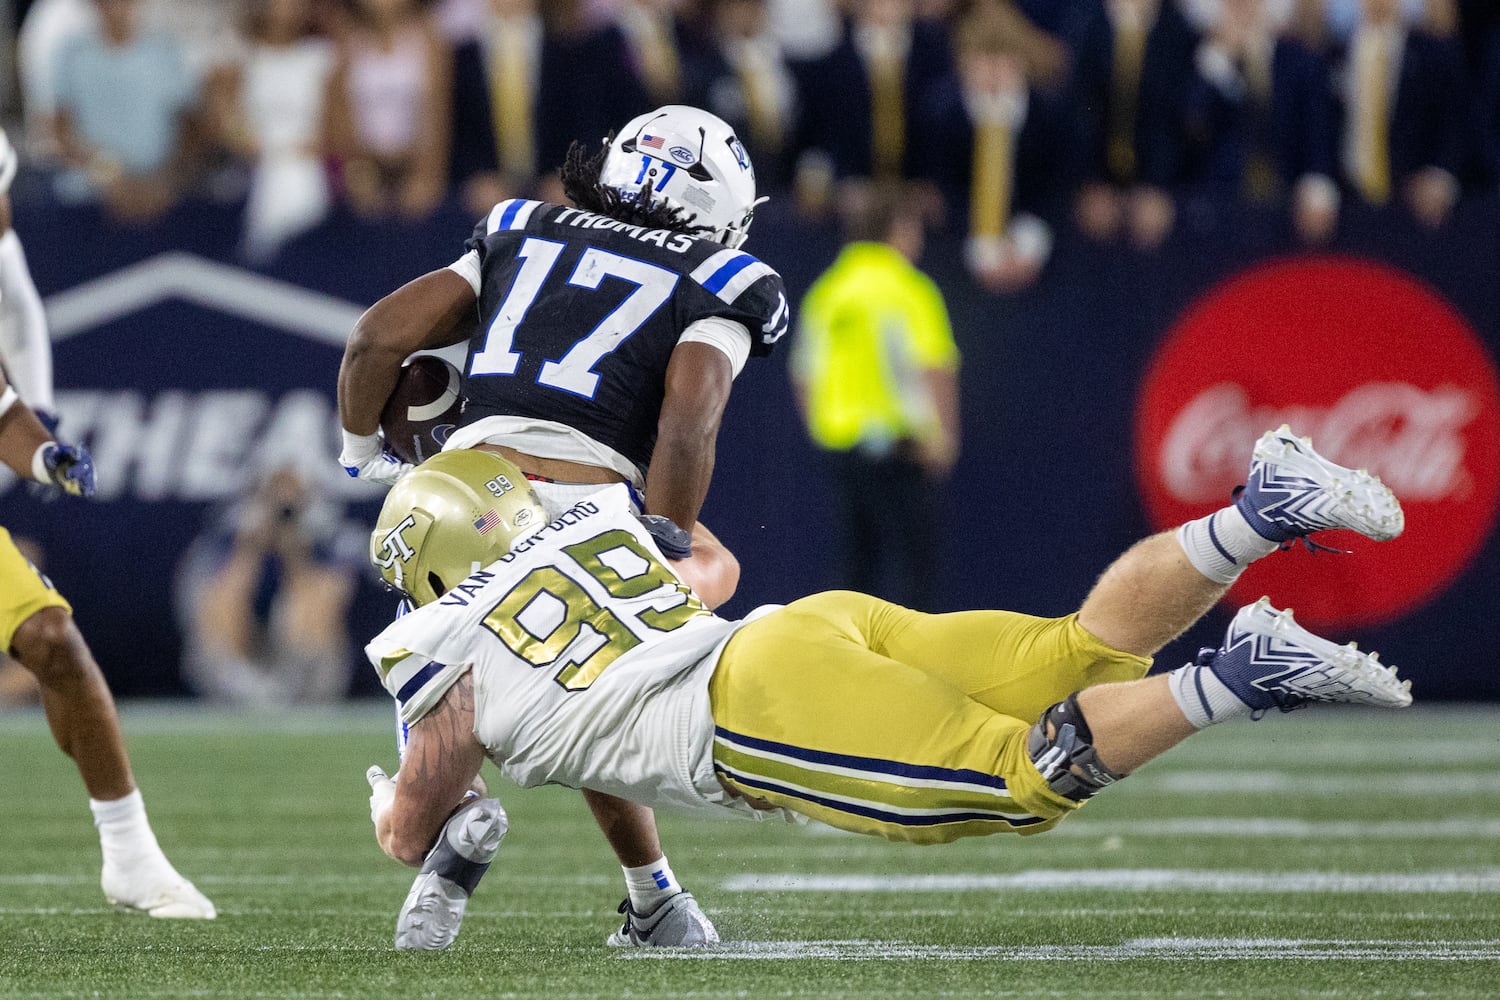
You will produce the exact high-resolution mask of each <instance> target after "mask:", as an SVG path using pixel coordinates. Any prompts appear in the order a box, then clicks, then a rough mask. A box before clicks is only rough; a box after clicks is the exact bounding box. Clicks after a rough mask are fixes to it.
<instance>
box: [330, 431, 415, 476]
mask: <svg viewBox="0 0 1500 1000" xmlns="http://www.w3.org/2000/svg"><path fill="white" fill-rule="evenodd" d="M339 464H340V465H342V466H343V467H344V471H345V472H347V473H349V476H350V478H352V479H362V480H364V481H365V482H367V483H376V484H377V485H380V486H394V485H395V484H396V480H398V479H400V478H401V477H402V476H404V475H406V474H407V473H408V472H410V471H411V469H412V466H411V463H410V462H403V461H401V459H399V458H397V457H396V456H395V455H392V454H391V453H390V452H389V451H387V450H386V447H385V440H384V439H383V438H382V437H381V436H380V435H379V434H352V433H350V432H349V431H344V450H343V451H341V452H339Z"/></svg>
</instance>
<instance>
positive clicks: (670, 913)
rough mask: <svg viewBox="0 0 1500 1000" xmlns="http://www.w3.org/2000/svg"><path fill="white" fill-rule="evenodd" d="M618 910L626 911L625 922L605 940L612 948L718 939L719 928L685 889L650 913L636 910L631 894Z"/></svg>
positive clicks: (695, 943)
mask: <svg viewBox="0 0 1500 1000" xmlns="http://www.w3.org/2000/svg"><path fill="white" fill-rule="evenodd" d="M619 912H621V913H623V914H625V923H624V925H623V926H621V927H620V929H619V930H617V931H615V932H614V933H613V934H611V935H610V936H609V937H608V938H607V939H606V940H605V943H606V944H608V945H609V946H610V947H611V948H703V947H707V946H708V945H711V944H718V943H719V932H718V931H717V930H715V929H714V925H713V923H711V922H710V921H709V919H708V917H707V916H705V915H704V913H703V911H702V910H701V909H699V907H698V901H697V900H696V899H694V898H693V894H692V893H690V892H688V891H687V890H685V889H684V890H683V891H682V892H679V893H677V894H676V895H675V896H671V897H669V898H668V899H667V900H666V901H665V902H663V903H662V904H661V905H660V906H658V907H657V908H656V909H654V910H652V911H651V912H650V913H647V914H644V915H643V914H640V913H637V912H635V907H633V906H631V905H630V900H629V899H628V898H627V899H625V900H623V901H622V902H621V903H620V909H619Z"/></svg>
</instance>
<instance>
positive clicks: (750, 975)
mask: <svg viewBox="0 0 1500 1000" xmlns="http://www.w3.org/2000/svg"><path fill="white" fill-rule="evenodd" d="M124 717H125V723H126V729H127V733H128V734H129V738H130V747H131V752H132V755H133V757H134V760H135V765H136V770H137V774H138V776H139V778H140V781H141V784H142V787H143V790H144V792H145V795H146V803H147V806H148V808H149V809H150V811H151V814H152V817H153V820H154V822H155V826H156V829H157V832H158V835H159V837H160V839H161V841H162V843H163V846H164V847H165V848H166V849H167V852H168V854H169V855H170V857H171V858H172V859H173V861H174V862H175V863H176V864H177V866H178V867H179V868H180V869H181V870H182V871H183V872H184V873H185V874H187V875H188V876H189V877H191V878H193V879H194V880H195V881H196V882H197V884H198V886H199V887H200V888H201V889H203V890H204V891H205V892H207V893H208V895H209V896H210V897H212V898H213V899H214V901H215V902H216V903H217V905H218V907H219V910H220V917H219V919H218V920H217V921H214V922H212V923H202V924H191V923H189V924H183V923H173V922H166V921H154V920H151V919H149V918H145V917H139V916H132V915H126V914H120V913H115V912H113V911H111V910H110V909H108V908H107V907H106V906H105V904H104V900H103V896H102V895H101V894H100V892H99V887H98V865H99V852H98V843H97V841H96V839H95V836H94V831H93V828H92V826H91V825H90V822H89V816H88V810H87V804H86V802H85V798H84V795H83V792H82V787H81V785H80V784H79V782H78V780H77V777H76V775H75V774H74V772H73V771H72V770H71V765H70V764H69V762H68V761H67V760H66V759H65V758H63V757H62V756H61V754H59V753H58V752H57V751H56V750H55V749H54V748H53V747H52V745H51V743H50V742H49V741H48V739H47V736H46V731H45V728H44V724H43V721H42V718H41V716H40V715H39V714H34V713H21V714H12V715H6V716H0V762H3V767H0V845H3V847H4V850H3V852H0V997H35V998H45V997H60V996H95V997H107V998H115V997H188V996H191V997H318V998H323V997H329V998H331V997H350V998H362V997H402V998H406V997H436V998H441V1000H452V998H459V997H489V998H507V997H549V998H558V1000H567V998H584V997H636V998H657V997H660V998H674V997H683V998H688V997H691V998H704V1000H708V998H737V997H828V998H834V997H840V998H844V997H847V998H863V997H903V998H905V997H910V998H925V997H979V996H995V997H1024V998H1048V1000H1052V998H1071V997H1078V998H1098V1000H1107V998H1145V997H1176V998H1198V997H1256V998H1264V1000H1282V998H1309V1000H1311V998H1317V1000H1325V998H1357V1000H1375V998H1387V997H1441V998H1444V1000H1458V998H1481V997H1483V998H1492V997H1497V996H1500V766H1497V765H1500V711H1495V710H1491V711H1480V710H1451V711H1444V710H1439V709H1430V708H1429V709H1414V710H1411V711H1408V712H1404V713H1389V714H1374V713H1363V712H1358V711H1346V712H1340V711H1336V710H1335V711H1322V712H1317V711H1309V712H1302V713H1298V714H1297V715H1293V716H1289V717H1286V718H1274V719H1268V720H1266V721H1264V722H1262V723H1259V724H1255V725H1251V724H1248V723H1241V724H1231V725H1227V726H1223V727H1220V728H1219V729H1217V730H1211V731H1209V732H1207V733H1205V734H1203V735H1202V736H1200V737H1197V738H1196V739H1195V740H1194V741H1193V742H1192V743H1190V744H1188V745H1187V746H1185V747H1182V748H1179V749H1178V750H1176V751H1174V752H1173V753H1172V754H1170V755H1169V756H1168V757H1167V758H1165V759H1163V760H1162V761H1159V762H1157V763H1156V764H1154V765H1152V766H1151V767H1150V768H1149V769H1148V770H1146V771H1143V772H1142V773H1141V774H1139V775H1137V776H1135V777H1133V778H1131V780H1130V781H1129V782H1128V783H1126V784H1125V785H1124V786H1122V787H1121V788H1119V789H1115V790H1112V791H1111V792H1110V793H1108V794H1106V795H1104V796H1103V797H1101V798H1100V799H1099V800H1097V801H1095V802H1094V803H1093V804H1091V805H1090V806H1089V807H1088V808H1087V809H1086V810H1085V811H1084V813H1082V814H1081V815H1079V816H1077V817H1074V818H1073V819H1070V820H1069V821H1068V822H1067V823H1065V824H1063V826H1062V827H1061V828H1059V829H1058V830H1057V831H1055V832H1053V833H1051V834H1047V835H1044V836H1041V837H1036V838H1031V839H1029V840H1023V839H1021V838H1018V837H993V838H988V839H985V840H969V841H966V842H963V843H960V844H956V845H952V846H950V847H934V848H912V847H901V846H896V845H889V844H885V843H883V842H878V841H874V840H866V839H861V838H853V837H849V836H846V835H843V834H838V833H835V832H832V831H829V830H827V829H820V828H808V829H798V828H793V827H789V826H785V825H782V824H779V823H777V824H772V823H766V824H755V823H746V822H725V823H714V822H709V821H696V820H694V821H686V820H683V819H681V818H677V817H665V818H664V819H663V821H662V830H663V837H664V839H665V842H666V844H667V846H668V853H669V856H670V857H671V859H672V863H673V867H674V869H675V870H676V871H677V873H678V875H679V876H681V877H682V878H683V879H684V881H685V882H686V884H687V885H688V886H689V888H691V889H693V890H694V891H695V892H696V894H697V895H698V896H699V898H700V900H701V901H702V902H703V904H704V907H705V909H706V910H707V911H708V913H709V914H710V915H711V916H712V917H713V918H714V920H715V921H716V922H717V924H718V927H719V930H720V932H721V933H722V935H723V937H724V939H725V943H724V944H723V946H722V947H721V948H720V949H718V950H716V951H711V952H708V953H703V954H691V953H690V954H688V955H665V954H662V953H656V954H651V953H645V954H630V955H626V954H618V953H614V952H612V951H610V950H609V949H606V948H605V947H604V946H603V940H604V937H605V935H606V934H607V933H608V932H609V931H610V930H611V929H612V926H613V924H614V921H615V920H616V917H615V914H614V912H613V911H614V904H615V903H616V902H618V900H619V898H620V895H621V890H622V885H621V882H620V877H619V869H618V868H617V867H616V866H615V865H614V863H613V859H612V858H611V857H610V855H609V854H608V852H607V849H606V848H605V846H604V843H603V840H602V838H601V837H600V835H599V834H598V833H597V832H596V831H595V830H594V829H593V827H592V825H591V823H590V821H589V819H588V815H587V812H586V810H585V809H584V807H583V805H582V802H581V800H580V799H579V798H578V796H576V795H575V794H573V793H571V792H568V791H566V790H563V789H542V790H538V791H532V792H522V791H519V790H517V789H514V788H511V787H509V786H504V785H502V784H501V782H500V780H499V779H498V778H497V779H496V780H495V782H494V787H497V788H498V790H499V792H500V795H501V798H502V800H503V801H504V802H505V805H506V807H507V809H508V810H509V812H510V817H511V831H510V834H509V836H508V837H507V839H506V841H505V844H504V846H503V847H502V848H501V852H500V856H499V858H498V859H497V860H496V862H495V867H494V868H492V869H491V871H490V873H489V875H488V876H487V878H486V880H485V882H484V883H483V885H482V886H481V887H480V889H479V891H478V893H477V894H476V895H475V898H474V902H473V903H472V905H471V907H470V911H469V917H468V920H467V922H466V923H465V926H464V931H463V934H462V936H461V937H460V938H459V941H458V943H457V944H456V945H455V946H454V947H453V948H452V949H451V950H450V951H448V952H446V953H442V954H436V955H428V954H422V955H412V954H397V953H396V952H394V951H393V950H392V949H391V945H390V941H391V934H392V928H393V921H394V916H395V911H396V909H397V907H398V906H399V905H400V902H401V900H402V899H403V898H404V896H405V893H406V889H407V886H408V885H409V884H410V876H409V874H408V873H407V871H406V870H404V869H402V868H400V867H398V866H397V865H395V864H394V863H393V862H390V861H387V860H386V859H385V858H384V857H383V856H382V855H381V854H380V852H379V850H378V849H377V848H376V846H375V843H374V839H373V837H372V836H371V834H370V826H369V818H368V814H367V813H368V810H367V804H366V798H367V794H368V791H367V788H366V786H365V782H364V770H365V767H366V765H368V764H370V763H376V762H379V763H383V764H386V765H387V766H388V767H389V766H391V765H392V764H393V761H392V757H393V752H392V740H391V735H390V721H389V720H390V712H389V710H388V708H386V707H385V706H381V705H371V706H368V707H361V708H357V709H352V710H350V711H347V712H341V713H338V714H296V713H292V714H288V715H284V716H281V717H279V718H275V719H273V718H268V717H246V716H236V715H225V714H216V713H210V712H203V711H198V710H194V709H192V708H191V707H184V708H181V709H143V708H131V707H129V706H127V707H126V709H125V710H124Z"/></svg>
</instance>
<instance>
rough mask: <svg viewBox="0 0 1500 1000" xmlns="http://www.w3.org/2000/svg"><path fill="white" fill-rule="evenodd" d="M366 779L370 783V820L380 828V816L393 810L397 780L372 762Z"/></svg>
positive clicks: (366, 772)
mask: <svg viewBox="0 0 1500 1000" xmlns="http://www.w3.org/2000/svg"><path fill="white" fill-rule="evenodd" d="M365 780H366V781H368V782H369V783H370V822H371V823H374V824H375V828H376V829H377V830H378V829H380V817H382V816H384V815H385V814H386V813H388V812H390V811H391V805H392V804H393V803H394V802H395V801H396V782H395V781H394V780H392V779H391V778H388V777H386V773H385V769H384V768H382V767H381V766H380V765H379V764H371V765H370V767H369V769H368V770H367V771H365Z"/></svg>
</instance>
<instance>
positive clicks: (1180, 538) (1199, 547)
mask: <svg viewBox="0 0 1500 1000" xmlns="http://www.w3.org/2000/svg"><path fill="white" fill-rule="evenodd" d="M1177 544H1178V545H1181V546H1182V551H1183V554H1185V555H1186V556H1187V559H1188V562H1190V563H1192V564H1193V568H1194V569H1196V570H1197V571H1198V572H1200V573H1202V574H1203V575H1204V576H1206V577H1208V578H1209V579H1210V580H1212V581H1214V582H1215V583H1233V582H1234V581H1235V580H1237V579H1239V575H1240V574H1241V573H1243V572H1244V571H1245V567H1246V566H1249V565H1250V564H1251V563H1253V562H1254V561H1255V560H1257V559H1259V558H1261V557H1262V556H1268V555H1270V554H1271V553H1272V552H1275V551H1276V550H1277V549H1279V548H1280V547H1281V543H1280V542H1273V541H1271V540H1270V539H1269V538H1264V537H1262V536H1261V535H1259V534H1257V533H1256V531H1255V529H1254V528H1252V527H1250V522H1249V521H1246V520H1245V515H1244V514H1241V513H1240V512H1239V509H1238V508H1237V507H1225V508H1223V509H1222V510H1216V511H1214V512H1213V513H1212V514H1210V515H1208V516H1207V517H1200V518H1198V520H1196V521H1189V522H1188V523H1187V524H1184V525H1183V526H1182V527H1180V528H1178V529H1177Z"/></svg>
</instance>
